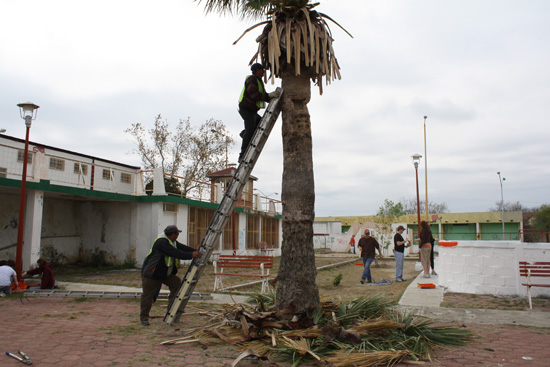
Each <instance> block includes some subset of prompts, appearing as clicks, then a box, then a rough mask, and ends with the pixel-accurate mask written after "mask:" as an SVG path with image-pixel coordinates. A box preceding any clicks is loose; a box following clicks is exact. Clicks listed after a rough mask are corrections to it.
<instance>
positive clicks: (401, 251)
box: [393, 226, 410, 282]
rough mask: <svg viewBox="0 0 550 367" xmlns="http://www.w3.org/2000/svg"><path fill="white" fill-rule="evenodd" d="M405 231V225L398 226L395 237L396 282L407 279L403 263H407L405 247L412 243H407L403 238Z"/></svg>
mask: <svg viewBox="0 0 550 367" xmlns="http://www.w3.org/2000/svg"><path fill="white" fill-rule="evenodd" d="M403 231H405V227H403V226H399V227H397V233H396V234H395V236H394V237H393V254H394V256H395V281H396V282H404V281H405V279H403V265H404V263H405V247H409V246H410V245H406V241H405V239H404V238H403Z"/></svg>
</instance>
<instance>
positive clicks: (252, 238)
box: [246, 214, 260, 249]
mask: <svg viewBox="0 0 550 367" xmlns="http://www.w3.org/2000/svg"><path fill="white" fill-rule="evenodd" d="M247 219H248V221H247V223H246V248H247V249H257V248H258V242H260V216H259V215H252V214H250V215H249V216H248V218H247Z"/></svg>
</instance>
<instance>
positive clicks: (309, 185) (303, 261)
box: [276, 66, 320, 314]
mask: <svg viewBox="0 0 550 367" xmlns="http://www.w3.org/2000/svg"><path fill="white" fill-rule="evenodd" d="M281 79H282V87H283V90H284V94H283V97H282V114H283V128H282V135H283V157H284V162H283V183H282V191H281V199H282V202H283V244H282V248H281V264H280V268H279V275H278V287H277V296H276V299H277V308H278V309H279V310H285V309H290V310H291V311H292V313H293V314H299V313H308V311H312V310H315V309H316V308H317V307H319V305H320V300H319V289H318V288H317V284H316V276H317V270H316V268H315V253H314V251H313V220H314V218H315V212H314V210H315V186H314V179H313V155H312V139H311V122H310V116H309V111H308V109H307V104H308V102H309V100H310V97H311V85H310V79H309V76H308V75H307V73H305V72H302V75H298V76H296V75H294V70H292V67H290V66H287V68H286V70H285V71H283V72H282V73H281Z"/></svg>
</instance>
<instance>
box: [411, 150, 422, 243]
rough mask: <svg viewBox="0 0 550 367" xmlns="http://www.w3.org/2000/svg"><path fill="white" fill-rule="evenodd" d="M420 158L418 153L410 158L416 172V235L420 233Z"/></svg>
mask: <svg viewBox="0 0 550 367" xmlns="http://www.w3.org/2000/svg"><path fill="white" fill-rule="evenodd" d="M420 158H422V156H421V155H420V154H418V153H416V154H413V155H412V156H411V159H412V162H413V164H414V170H415V172H416V214H417V219H418V233H420V194H419V191H418V164H419V163H420Z"/></svg>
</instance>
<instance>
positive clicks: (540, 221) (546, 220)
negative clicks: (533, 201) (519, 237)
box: [533, 204, 550, 230]
mask: <svg viewBox="0 0 550 367" xmlns="http://www.w3.org/2000/svg"><path fill="white" fill-rule="evenodd" d="M533 218H534V219H533V229H538V230H544V229H550V204H543V205H541V207H540V209H539V211H538V212H537V213H536V214H535V215H534V216H533Z"/></svg>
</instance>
